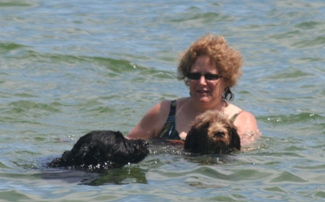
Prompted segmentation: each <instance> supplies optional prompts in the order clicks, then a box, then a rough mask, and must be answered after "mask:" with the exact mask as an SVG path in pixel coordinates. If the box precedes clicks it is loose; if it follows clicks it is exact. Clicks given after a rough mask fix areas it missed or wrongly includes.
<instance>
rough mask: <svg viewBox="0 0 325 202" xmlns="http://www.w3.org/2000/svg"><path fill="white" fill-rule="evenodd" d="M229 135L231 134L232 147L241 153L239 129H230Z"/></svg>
mask: <svg viewBox="0 0 325 202" xmlns="http://www.w3.org/2000/svg"><path fill="white" fill-rule="evenodd" d="M229 133H230V134H231V144H230V145H231V147H233V148H235V149H237V150H238V151H240V147H241V146H240V137H239V135H238V133H237V129H236V128H230V129H229Z"/></svg>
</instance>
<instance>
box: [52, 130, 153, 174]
mask: <svg viewBox="0 0 325 202" xmlns="http://www.w3.org/2000/svg"><path fill="white" fill-rule="evenodd" d="M148 154H149V150H148V142H146V141H144V140H128V139H126V138H125V137H124V136H123V134H122V133H120V132H119V131H110V130H106V131H105V130H104V131H92V132H90V133H88V134H86V135H84V136H82V137H81V138H80V139H79V140H78V141H77V143H76V144H75V145H74V146H73V148H72V149H71V150H70V151H65V152H64V153H63V154H62V156H61V157H60V158H56V159H54V160H52V161H51V162H50V163H48V167H51V168H56V167H68V168H69V169H90V170H94V169H107V168H116V167H122V166H124V165H126V164H129V163H138V162H140V161H142V160H143V159H144V158H145V157H146V156H147V155H148Z"/></svg>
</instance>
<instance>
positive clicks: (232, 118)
mask: <svg viewBox="0 0 325 202" xmlns="http://www.w3.org/2000/svg"><path fill="white" fill-rule="evenodd" d="M243 111H244V110H241V111H239V112H238V113H236V114H234V115H233V116H232V117H231V118H230V119H229V120H230V121H231V122H232V123H234V122H235V120H236V118H237V117H238V116H239V114H240V113H242V112H243Z"/></svg>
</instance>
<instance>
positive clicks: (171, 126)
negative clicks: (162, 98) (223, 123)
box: [159, 100, 243, 140]
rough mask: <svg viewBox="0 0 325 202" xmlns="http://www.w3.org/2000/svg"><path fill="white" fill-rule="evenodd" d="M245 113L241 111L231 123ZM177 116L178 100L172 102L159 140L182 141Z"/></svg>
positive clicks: (234, 116)
mask: <svg viewBox="0 0 325 202" xmlns="http://www.w3.org/2000/svg"><path fill="white" fill-rule="evenodd" d="M241 112H243V111H240V112H238V113H236V114H234V115H233V116H232V117H231V118H230V121H231V122H234V121H235V119H236V118H237V117H238V115H239V114H240V113H241ZM175 114H176V100H172V101H170V110H169V114H168V118H167V120H166V123H165V125H164V127H163V128H162V130H161V132H160V134H159V138H161V139H165V140H180V139H181V138H180V137H179V134H178V132H177V131H176V122H175Z"/></svg>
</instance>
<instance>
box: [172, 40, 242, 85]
mask: <svg viewBox="0 0 325 202" xmlns="http://www.w3.org/2000/svg"><path fill="white" fill-rule="evenodd" d="M202 55H204V56H208V57H209V58H210V61H211V62H212V63H214V64H215V65H216V68H217V70H218V72H219V74H220V75H221V76H222V77H223V78H224V80H225V82H226V84H227V86H228V87H233V86H235V85H236V84H237V81H238V79H239V77H240V76H241V74H242V71H241V67H242V65H243V59H242V56H241V54H240V53H239V51H236V50H235V49H232V48H230V47H229V46H228V44H227V42H226V40H225V38H224V37H222V36H218V35H213V34H207V35H204V36H202V37H201V38H200V39H198V40H197V41H196V42H194V43H193V44H192V45H191V46H190V47H189V48H188V49H187V50H185V52H184V53H183V55H182V57H181V60H180V63H179V65H178V68H177V74H178V77H177V78H178V79H179V80H184V82H185V84H186V85H188V79H187V75H188V73H189V72H190V71H191V68H192V65H193V64H194V63H195V61H196V59H197V58H198V57H199V56H202Z"/></svg>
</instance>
